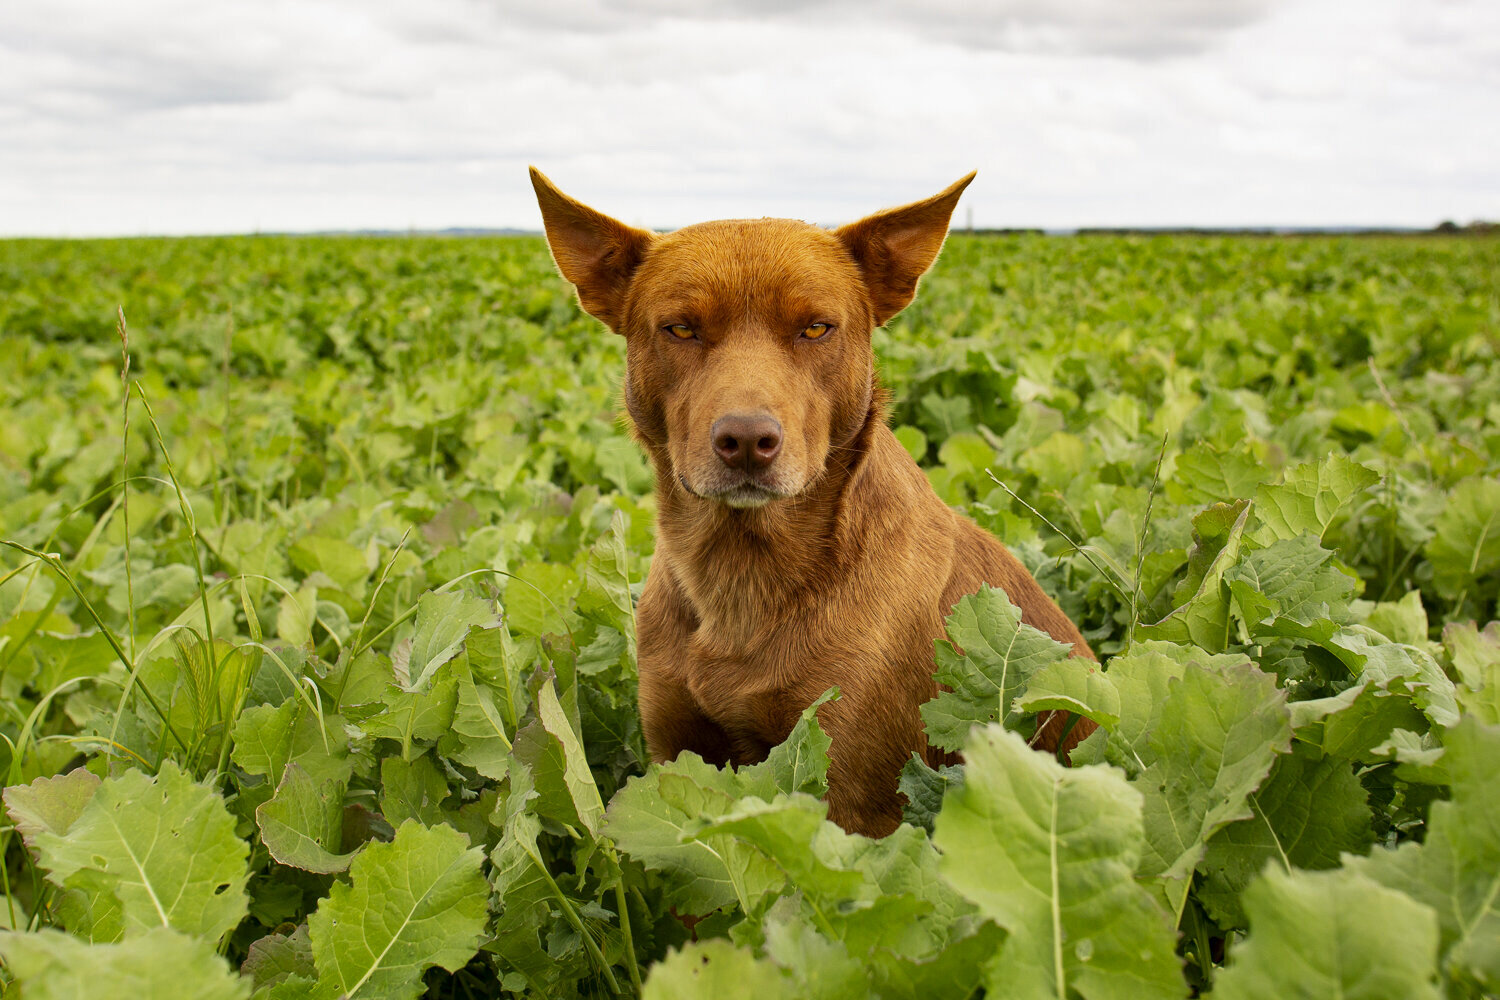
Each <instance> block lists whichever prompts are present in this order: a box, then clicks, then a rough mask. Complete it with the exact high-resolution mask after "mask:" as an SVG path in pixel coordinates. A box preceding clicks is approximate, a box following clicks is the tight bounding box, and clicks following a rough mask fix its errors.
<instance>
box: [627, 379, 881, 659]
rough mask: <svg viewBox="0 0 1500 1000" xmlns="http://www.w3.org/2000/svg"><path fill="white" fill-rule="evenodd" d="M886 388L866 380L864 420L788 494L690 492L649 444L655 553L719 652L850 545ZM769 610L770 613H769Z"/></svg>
mask: <svg viewBox="0 0 1500 1000" xmlns="http://www.w3.org/2000/svg"><path fill="white" fill-rule="evenodd" d="M887 398H888V396H887V393H886V391H885V390H884V389H883V388H881V387H880V386H879V385H876V386H874V387H873V389H872V392H871V395H870V403H869V408H868V411H867V413H866V416H865V420H864V422H863V423H862V424H861V425H860V427H859V429H858V430H857V431H856V432H855V434H854V435H853V437H852V438H851V439H850V440H849V441H848V442H846V443H843V444H840V445H839V446H838V447H835V448H831V449H830V450H829V457H828V460H827V462H826V464H825V466H824V468H823V471H822V473H821V474H820V475H819V476H818V478H817V479H816V480H814V481H813V482H812V483H811V484H809V485H808V487H807V488H806V489H805V490H803V491H802V492H801V493H799V494H798V495H797V496H795V497H791V498H789V499H786V500H777V501H773V502H771V503H769V504H766V505H765V506H763V507H756V508H750V509H735V508H732V507H728V506H726V505H725V504H722V503H719V502H717V501H714V500H708V499H705V498H703V497H698V496H695V495H693V494H691V493H689V492H688V491H687V490H686V489H685V488H684V487H683V485H682V484H681V483H680V482H678V480H677V477H676V475H675V473H674V472H673V471H672V465H671V460H670V458H668V456H667V454H666V451H665V449H664V448H658V447H652V446H649V445H648V451H649V452H650V454H651V461H652V465H653V467H654V469H655V473H656V498H657V541H656V547H657V553H658V555H657V558H658V559H661V558H662V557H663V556H665V557H666V565H667V568H668V569H669V571H670V573H671V575H672V577H673V582H674V583H675V584H676V587H677V590H678V592H679V593H680V595H681V596H682V598H683V599H684V600H685V601H686V602H687V605H688V608H689V610H690V612H691V613H692V615H693V616H694V618H695V619H696V620H697V621H698V622H699V623H700V624H705V625H708V626H710V627H709V628H703V629H700V630H699V634H700V635H705V634H706V635H711V636H713V637H714V644H715V646H717V647H720V651H721V652H723V653H725V654H726V655H733V654H734V652H735V651H736V650H745V649H748V648H751V647H753V646H754V645H755V644H756V642H757V639H758V638H761V636H760V635H759V630H760V628H761V626H762V623H764V622H766V621H785V620H788V619H790V618H791V617H792V616H791V615H789V614H788V612H789V611H791V610H793V609H795V608H797V607H798V606H800V605H802V604H803V603H804V602H806V601H809V600H811V599H812V595H813V594H815V593H817V592H818V591H819V590H820V589H821V588H822V587H825V586H826V585H827V583H828V581H829V579H830V577H831V576H834V575H836V574H838V573H840V572H841V571H842V570H843V568H844V567H845V566H846V564H847V562H848V561H849V559H850V558H851V556H852V555H853V554H854V553H852V552H851V551H850V546H849V545H848V541H847V539H848V531H847V530H846V529H847V525H848V521H849V518H850V515H851V509H852V508H854V507H856V506H857V505H858V504H859V503H860V502H861V500H862V499H863V497H862V494H863V492H864V491H862V490H861V489H860V487H861V486H863V485H865V484H864V483H863V480H864V479H866V478H867V477H866V476H865V472H866V471H867V469H868V468H869V463H867V461H866V459H867V457H868V455H869V453H870V450H871V448H872V447H873V446H874V444H875V437H876V435H877V434H878V433H879V432H880V431H882V430H884V429H885V406H886V400H887ZM773 610H774V613H772V612H773Z"/></svg>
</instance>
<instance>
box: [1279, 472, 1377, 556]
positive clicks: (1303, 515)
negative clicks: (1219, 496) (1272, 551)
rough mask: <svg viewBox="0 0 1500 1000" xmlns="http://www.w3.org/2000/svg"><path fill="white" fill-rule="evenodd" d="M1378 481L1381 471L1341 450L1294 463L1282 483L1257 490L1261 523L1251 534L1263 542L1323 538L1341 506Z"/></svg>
mask: <svg viewBox="0 0 1500 1000" xmlns="http://www.w3.org/2000/svg"><path fill="white" fill-rule="evenodd" d="M1378 482H1380V475H1379V473H1377V472H1375V471H1374V470H1373V469H1368V468H1366V467H1365V466H1363V465H1360V464H1358V463H1357V462H1353V461H1351V460H1349V459H1348V458H1346V457H1345V456H1343V455H1340V454H1337V453H1334V454H1331V455H1329V456H1328V457H1327V458H1325V459H1323V460H1322V461H1321V462H1308V463H1307V464H1305V465H1297V466H1293V467H1292V468H1290V469H1287V470H1286V476H1285V478H1284V479H1283V480H1282V482H1281V484H1280V485H1276V486H1271V485H1264V486H1261V487H1259V488H1258V489H1257V490H1256V491H1255V514H1256V520H1257V522H1258V523H1257V524H1256V526H1255V528H1254V529H1253V530H1252V531H1251V532H1250V537H1252V538H1253V539H1255V541H1256V542H1257V543H1259V544H1260V545H1263V546H1264V545H1270V544H1272V543H1273V542H1275V541H1277V540H1278V539H1281V540H1284V539H1291V538H1297V537H1298V536H1301V535H1311V536H1313V537H1314V538H1316V539H1318V540H1321V539H1322V537H1323V533H1324V532H1325V531H1327V530H1328V525H1329V524H1330V523H1332V521H1333V519H1334V517H1335V516H1337V514H1338V512H1339V510H1340V509H1341V508H1342V507H1343V506H1344V505H1345V504H1347V503H1348V502H1349V501H1350V500H1352V499H1353V498H1354V497H1355V496H1356V495H1357V494H1359V493H1362V492H1364V491H1365V490H1367V489H1369V488H1370V487H1371V486H1374V485H1375V484H1376V483H1378Z"/></svg>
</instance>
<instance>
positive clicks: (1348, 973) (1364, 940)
mask: <svg viewBox="0 0 1500 1000" xmlns="http://www.w3.org/2000/svg"><path fill="white" fill-rule="evenodd" d="M1244 904H1245V912H1246V913H1247V914H1248V915H1249V918H1250V936H1249V937H1247V938H1246V939H1245V940H1244V941H1242V942H1240V943H1239V944H1238V945H1236V946H1235V949H1234V953H1233V958H1232V960H1231V961H1230V963H1229V967H1228V968H1227V969H1225V970H1224V971H1223V972H1221V973H1219V975H1218V977H1217V982H1216V983H1215V985H1214V992H1213V995H1214V996H1215V997H1222V998H1224V1000H1239V998H1241V997H1243V998H1245V1000H1263V998H1266V997H1277V998H1298V997H1305V998H1306V1000H1324V998H1326V997H1341V998H1345V997H1346V998H1348V1000H1392V998H1395V997H1402V998H1408V997H1409V998H1411V1000H1438V997H1439V996H1441V994H1440V993H1439V992H1438V989H1437V984H1436V982H1435V980H1436V978H1437V943H1438V942H1437V920H1436V917H1435V916H1434V914H1433V912H1432V910H1431V909H1429V908H1428V907H1426V906H1423V905H1422V904H1420V903H1417V902H1415V901H1413V900H1412V899H1411V898H1409V897H1407V896H1404V895H1402V894H1401V893H1399V892H1393V891H1391V890H1390V889H1387V888H1384V887H1383V886H1381V885H1379V884H1377V883H1376V882H1374V881H1371V880H1370V879H1368V878H1365V877H1364V876H1362V875H1360V874H1358V873H1357V872H1351V871H1348V870H1346V869H1339V870H1334V871H1324V872H1290V873H1288V872H1285V871H1283V870H1282V869H1281V868H1280V867H1278V866H1276V865H1274V864H1273V865H1271V866H1269V867H1267V869H1266V871H1265V873H1264V874H1263V875H1261V877H1260V878H1258V879H1256V880H1255V882H1253V883H1252V884H1251V885H1250V887H1249V888H1248V889H1246V890H1245V895H1244Z"/></svg>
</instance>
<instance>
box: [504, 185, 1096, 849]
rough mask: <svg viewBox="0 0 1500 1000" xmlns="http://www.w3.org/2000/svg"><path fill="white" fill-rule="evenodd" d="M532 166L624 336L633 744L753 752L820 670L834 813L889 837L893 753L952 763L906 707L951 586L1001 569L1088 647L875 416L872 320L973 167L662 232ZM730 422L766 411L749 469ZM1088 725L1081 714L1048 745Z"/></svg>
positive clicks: (563, 233) (956, 594) (889, 304)
mask: <svg viewBox="0 0 1500 1000" xmlns="http://www.w3.org/2000/svg"><path fill="white" fill-rule="evenodd" d="M531 176H532V183H533V185H534V187H535V188H536V193H537V199H538V201H539V203H540V205H541V209H542V217H543V220H544V222H545V224H546V229H547V238H548V241H549V243H550V245H551V247H552V253H553V256H554V258H555V259H556V261H557V264H558V268H559V269H560V270H561V271H562V274H563V276H564V277H565V278H567V280H568V281H570V282H572V283H573V284H574V285H575V286H576V287H577V289H578V297H579V301H580V302H581V303H582V305H583V307H584V308H585V309H586V310H588V311H589V312H590V313H592V314H593V315H594V316H597V317H598V318H599V319H601V320H603V321H604V322H605V323H606V324H607V325H608V326H609V327H610V328H611V329H613V330H614V331H615V332H617V333H620V334H623V335H624V336H625V337H626V357H627V365H626V376H625V388H624V397H625V407H626V411H627V412H628V414H629V416H630V419H631V423H632V426H633V428H634V432H635V436H636V438H637V439H638V440H639V441H640V443H641V444H642V446H643V447H644V448H645V450H646V452H647V454H648V455H649V456H650V459H651V463H652V466H653V468H654V470H655V474H656V494H657V503H658V514H657V524H658V532H657V548H656V556H655V558H654V560H653V562H652V565H651V570H650V573H649V574H648V577H647V580H646V584H645V589H644V592H643V593H642V595H641V600H640V606H639V608H638V610H637V616H636V623H637V642H638V649H639V663H640V704H641V719H642V723H643V726H644V731H645V736H646V742H647V745H648V746H649V748H650V750H651V755H652V757H653V758H654V759H656V760H658V761H666V760H671V759H673V758H674V757H676V756H677V755H678V754H679V753H681V752H683V751H685V750H691V751H693V752H695V753H698V754H700V755H701V756H702V757H704V758H705V759H706V760H709V761H712V762H714V763H718V764H726V763H733V764H736V765H740V764H748V763H753V762H755V761H759V760H761V759H763V758H764V757H765V756H766V754H767V752H768V751H769V750H770V748H771V747H773V746H775V745H776V744H777V743H780V742H781V741H782V740H783V739H785V737H786V736H787V734H788V732H790V730H791V727H792V725H793V724H794V723H795V722H796V720H797V717H798V715H799V713H800V712H801V711H802V709H803V708H805V707H806V706H807V705H809V704H810V703H811V702H812V701H813V700H814V699H816V698H817V697H818V696H819V695H820V694H822V693H823V692H824V691H825V690H827V689H828V688H830V687H833V686H837V687H838V688H839V689H840V691H841V696H840V697H839V698H838V699H837V700H836V701H833V702H831V703H829V704H827V705H825V706H824V707H823V708H821V709H819V711H818V719H819V721H820V723H821V724H822V726H823V728H824V729H825V730H826V731H827V733H828V735H829V736H830V737H831V738H832V741H833V742H832V748H831V749H830V752H829V756H830V767H829V789H828V805H829V817H830V818H831V819H833V820H834V821H835V822H837V823H838V824H839V825H840V826H842V827H844V828H845V829H846V830H850V831H854V832H859V833H865V834H869V835H872V836H879V835H883V834H886V833H889V832H890V831H891V830H893V829H894V828H895V826H896V825H897V823H899V822H900V819H901V798H900V795H899V793H898V792H897V778H898V774H899V772H900V770H901V767H902V765H903V764H904V762H905V761H906V759H907V757H908V756H909V755H910V754H911V752H912V751H916V752H918V753H920V754H922V755H923V757H924V758H925V759H926V760H927V761H928V762H929V763H931V764H934V765H936V764H938V763H942V762H946V760H947V759H948V758H947V756H946V755H944V754H943V753H942V752H941V751H939V750H937V749H936V748H933V747H930V746H928V744H927V740H926V735H925V733H924V731H923V728H922V719H921V716H920V714H919V711H918V710H919V706H920V705H921V704H922V703H923V702H925V701H927V700H929V699H930V698H932V697H933V696H934V695H935V694H936V693H937V685H936V684H935V682H934V681H933V679H932V670H933V640H934V639H936V638H939V637H941V636H942V634H943V617H944V616H945V615H946V614H947V613H948V612H949V611H950V610H951V608H952V606H953V604H954V602H955V601H957V600H958V598H960V597H961V596H963V595H964V594H969V593H973V592H974V591H975V590H977V589H978V588H979V585H980V584H981V583H989V584H991V585H993V586H996V587H1000V588H1002V589H1003V590H1004V591H1005V592H1006V594H1008V595H1009V596H1010V599H1011V600H1012V601H1014V602H1015V603H1016V604H1017V605H1018V606H1019V607H1020V608H1021V611H1022V617H1023V619H1024V620H1025V621H1026V622H1028V623H1030V624H1031V625H1034V626H1036V627H1037V628H1039V629H1042V630H1043V631H1045V632H1047V633H1049V634H1050V635H1052V636H1053V637H1054V638H1056V639H1057V640H1059V641H1060V642H1064V643H1070V644H1071V645H1072V647H1073V652H1074V655H1078V656H1086V657H1090V658H1092V657H1093V653H1092V652H1091V651H1090V650H1089V648H1088V644H1087V643H1086V642H1085V641H1084V639H1083V636H1082V635H1081V634H1080V633H1079V631H1078V629H1077V627H1076V626H1074V624H1073V623H1072V622H1071V621H1069V620H1068V617H1067V616H1066V615H1065V614H1063V612H1062V610H1061V609H1059V608H1058V606H1057V605H1056V604H1055V603H1054V602H1053V601H1052V600H1051V598H1049V597H1048V596H1047V595H1046V594H1045V593H1043V591H1042V590H1041V588H1040V587H1039V586H1038V585H1037V583H1036V581H1035V580H1034V579H1033V578H1032V576H1031V574H1030V573H1028V572H1027V570H1026V568H1025V567H1024V566H1022V565H1021V563H1020V562H1019V561H1017V559H1016V558H1015V556H1013V555H1012V554H1011V553H1010V552H1009V550H1007V549H1006V548H1005V546H1004V545H1002V544H1001V543H1000V542H999V541H998V540H996V539H995V538H994V537H992V536H990V535H989V534H987V533H986V532H984V531H982V530H980V529H979V528H978V527H977V526H975V525H974V524H973V523H972V522H970V521H968V520H966V519H965V518H963V517H961V516H959V515H958V514H957V513H955V512H954V511H953V510H952V509H950V508H949V507H948V506H947V505H946V504H944V503H943V502H942V501H941V500H940V499H939V498H938V496H937V494H935V493H934V492H933V491H932V488H931V486H930V485H929V484H928V482H927V479H926V476H925V475H924V474H923V473H922V471H921V469H919V468H918V467H917V464H916V463H915V462H914V461H912V458H911V456H910V455H909V454H907V452H906V450H905V448H903V447H902V446H901V444H900V443H899V442H898V441H897V440H896V438H895V436H894V435H893V434H892V433H891V431H890V429H889V428H888V427H887V426H886V423H885V406H886V400H887V396H886V393H885V391H884V390H883V389H882V388H881V387H880V385H879V382H878V380H877V378H876V375H875V368H874V356H873V352H872V350H871V347H870V334H871V331H872V330H873V329H874V328H875V327H876V326H879V325H880V324H883V323H885V322H886V321H887V320H889V319H890V318H891V317H892V316H894V315H895V314H896V313H898V312H900V311H901V310H902V309H903V308H905V307H906V305H907V304H908V303H910V302H911V300H912V297H913V296H914V295H915V293H916V288H917V282H918V280H919V279H920V278H921V276H922V274H923V273H924V272H925V271H926V270H927V268H928V267H929V266H930V265H931V264H932V262H933V261H934V260H935V259H936V257H937V254H938V251H939V250H940V249H941V247H942V243H943V239H944V237H945V236H946V234H947V229H948V221H949V218H950V217H951V215H952V212H953V208H954V206H955V205H956V204H957V203H958V198H959V195H960V194H961V193H962V192H963V189H964V188H965V187H966V186H967V185H968V183H969V181H970V180H972V179H973V176H974V175H973V174H970V175H969V176H968V177H965V178H964V179H962V180H960V181H959V182H958V183H956V184H954V185H953V186H951V187H949V188H948V189H947V190H945V191H943V192H941V193H940V194H938V195H935V196H934V197H932V198H929V199H927V200H926V201H922V202H917V203H914V204H912V205H907V206H904V207H902V208H897V209H891V210H889V211H886V212H881V213H878V214H876V215H872V216H870V217H868V218H866V219H863V220H861V221H859V222H856V223H853V224H851V225H848V226H844V227H842V228H840V229H838V230H835V231H831V232H830V231H828V230H824V229H819V228H817V227H814V226H810V225H807V224H806V223H802V222H794V221H790V220H785V219H758V220H733V221H725V222H710V223H704V224H702V225H697V226H690V227H688V228H685V229H681V230H678V231H676V232H674V233H669V234H665V235H659V234H655V233H650V232H646V231H644V230H639V229H634V228H631V227H629V226H625V225H623V224H622V223H620V222H617V221H615V220H614V219H611V218H609V217H608V216H605V215H602V214H600V213H598V212H596V211H594V210H593V209H591V208H588V207H587V206H585V205H582V204H581V203H579V202H577V201H574V200H573V199H571V198H569V197H568V196H566V195H564V194H563V193H562V192H560V191H559V190H557V188H556V187H554V186H553V185H552V183H551V182H550V181H548V180H547V179H546V178H545V177H544V176H543V175H542V174H541V173H540V172H538V171H536V170H535V169H533V170H532V173H531ZM820 324H822V325H826V326H828V327H829V328H830V329H829V330H827V331H825V332H823V333H822V334H819V335H818V336H816V337H813V336H812V335H813V334H814V333H816V332H817V331H818V328H819V325H820ZM684 333H689V334H691V336H683V334H684ZM729 416H733V417H736V418H740V417H744V418H745V419H750V418H754V419H758V420H761V421H763V422H764V421H768V420H769V421H772V422H773V423H774V424H775V425H776V431H775V434H777V435H779V439H776V440H775V449H774V451H775V454H774V457H773V458H772V459H771V460H770V461H769V464H767V465H766V466H765V467H764V468H759V469H757V468H756V467H754V466H743V467H736V466H734V465H731V464H729V460H727V459H724V458H722V457H721V455H720V454H718V453H716V450H717V449H718V447H719V444H718V443H717V442H718V441H719V437H718V436H717V435H718V432H717V431H715V430H714V428H715V427H716V426H719V425H718V424H716V421H719V420H720V418H724V417H729ZM766 426H769V425H766ZM768 433H770V432H768ZM731 440H732V439H731ZM772 440H773V438H772V437H766V438H761V439H760V442H761V444H766V443H767V442H770V441H772ZM746 447H749V444H748V443H747V445H746ZM768 447H769V446H768ZM1092 728H1093V725H1092V723H1090V722H1088V721H1087V720H1079V721H1078V724H1077V725H1075V726H1074V727H1073V729H1072V731H1071V732H1070V733H1068V736H1067V746H1069V747H1071V746H1072V745H1073V744H1075V743H1076V742H1077V741H1078V740H1079V739H1082V738H1083V737H1084V736H1085V735H1087V733H1088V732H1089V731H1091V730H1092ZM1062 731H1063V720H1062V719H1061V718H1056V717H1054V718H1051V719H1048V720H1046V721H1045V722H1044V724H1043V725H1042V727H1041V730H1040V734H1039V739H1038V740H1037V744H1038V746H1040V747H1041V748H1043V749H1047V750H1055V749H1056V748H1057V743H1058V737H1059V736H1060V735H1061V734H1062Z"/></svg>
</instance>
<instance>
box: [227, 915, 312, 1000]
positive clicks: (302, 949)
mask: <svg viewBox="0 0 1500 1000" xmlns="http://www.w3.org/2000/svg"><path fill="white" fill-rule="evenodd" d="M240 972H241V973H243V974H244V975H246V976H249V977H250V982H251V983H252V984H254V986H255V988H256V989H257V990H260V989H261V988H263V987H266V986H275V985H276V984H277V983H281V982H285V981H286V980H288V979H290V978H292V977H293V976H300V977H302V978H303V979H306V980H308V981H312V980H315V979H317V977H318V969H317V966H316V965H315V964H314V962H313V953H312V939H311V938H309V937H308V936H307V925H306V924H298V925H297V926H296V927H295V928H293V929H292V931H291V933H289V934H284V933H274V934H267V935H266V936H265V937H263V938H261V939H260V940H258V941H256V942H255V943H254V944H252V945H251V946H250V951H249V954H247V955H246V956H245V961H244V964H243V965H241V966H240Z"/></svg>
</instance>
